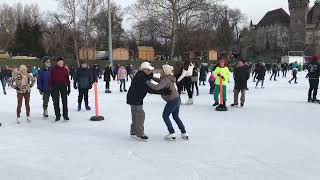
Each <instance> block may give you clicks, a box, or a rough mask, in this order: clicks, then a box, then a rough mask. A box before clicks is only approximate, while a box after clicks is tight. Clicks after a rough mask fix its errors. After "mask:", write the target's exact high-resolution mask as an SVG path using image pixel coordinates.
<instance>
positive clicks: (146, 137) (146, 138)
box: [137, 135, 149, 141]
mask: <svg viewBox="0 0 320 180" xmlns="http://www.w3.org/2000/svg"><path fill="white" fill-rule="evenodd" d="M137 138H138V139H139V140H142V141H146V140H148V139H149V137H148V136H146V135H141V136H139V135H137Z"/></svg>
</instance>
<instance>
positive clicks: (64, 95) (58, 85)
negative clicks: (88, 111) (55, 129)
mask: <svg viewBox="0 0 320 180" xmlns="http://www.w3.org/2000/svg"><path fill="white" fill-rule="evenodd" d="M63 65H64V60H63V58H62V57H60V58H58V59H57V65H56V66H54V67H53V68H52V69H51V71H50V76H49V87H50V88H51V89H52V100H53V106H54V112H55V115H56V119H55V120H54V122H58V121H60V118H61V112H60V96H61V100H62V106H63V114H62V116H63V118H64V120H65V121H68V120H69V119H70V118H69V116H68V96H69V95H70V93H71V88H70V79H69V73H68V70H67V68H65V67H64V66H63Z"/></svg>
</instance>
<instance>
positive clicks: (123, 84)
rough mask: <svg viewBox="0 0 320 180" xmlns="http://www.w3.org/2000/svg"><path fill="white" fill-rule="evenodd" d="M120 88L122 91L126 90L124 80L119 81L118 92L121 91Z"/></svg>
mask: <svg viewBox="0 0 320 180" xmlns="http://www.w3.org/2000/svg"><path fill="white" fill-rule="evenodd" d="M122 86H123V90H124V91H125V90H126V80H125V79H120V91H122Z"/></svg>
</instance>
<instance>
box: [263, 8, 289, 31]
mask: <svg viewBox="0 0 320 180" xmlns="http://www.w3.org/2000/svg"><path fill="white" fill-rule="evenodd" d="M275 24H281V25H285V26H289V25H290V16H289V14H288V13H287V12H286V11H285V10H283V9H282V8H280V9H276V10H273V11H269V12H267V14H266V15H264V17H263V18H262V19H261V20H260V22H259V23H258V24H257V27H258V28H259V27H265V26H270V25H275Z"/></svg>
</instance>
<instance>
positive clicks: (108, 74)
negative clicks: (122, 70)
mask: <svg viewBox="0 0 320 180" xmlns="http://www.w3.org/2000/svg"><path fill="white" fill-rule="evenodd" d="M111 77H113V71H112V66H111V64H109V65H107V66H106V68H105V69H104V81H105V82H106V90H105V93H111V91H110V81H111Z"/></svg>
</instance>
